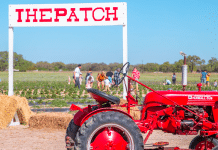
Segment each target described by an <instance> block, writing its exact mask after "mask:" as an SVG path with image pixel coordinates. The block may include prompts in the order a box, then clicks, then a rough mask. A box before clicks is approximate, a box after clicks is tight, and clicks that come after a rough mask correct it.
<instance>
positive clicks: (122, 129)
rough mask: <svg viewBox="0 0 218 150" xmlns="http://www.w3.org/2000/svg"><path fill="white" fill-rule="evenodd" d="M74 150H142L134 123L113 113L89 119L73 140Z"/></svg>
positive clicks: (117, 113) (141, 143)
mask: <svg viewBox="0 0 218 150" xmlns="http://www.w3.org/2000/svg"><path fill="white" fill-rule="evenodd" d="M74 148H75V150H91V149H92V150H101V149H113V150H128V149H129V150H144V146H143V137H142V134H141V132H140V130H139V128H138V126H137V125H136V124H135V122H134V121H133V120H132V119H131V118H129V117H128V116H126V115H124V114H122V113H119V112H113V111H107V112H101V113H98V114H96V115H94V116H92V117H90V118H89V119H88V120H87V121H85V122H84V124H83V125H82V126H81V127H80V129H79V131H78V132H77V134H76V138H75V147H74Z"/></svg>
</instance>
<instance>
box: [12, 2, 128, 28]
mask: <svg viewBox="0 0 218 150" xmlns="http://www.w3.org/2000/svg"><path fill="white" fill-rule="evenodd" d="M126 13H127V4H126V3H123V2H122V3H85V4H30V5H9V27H31V26H101V25H126V22H127V20H126V19H127V18H126V16H127V14H126Z"/></svg>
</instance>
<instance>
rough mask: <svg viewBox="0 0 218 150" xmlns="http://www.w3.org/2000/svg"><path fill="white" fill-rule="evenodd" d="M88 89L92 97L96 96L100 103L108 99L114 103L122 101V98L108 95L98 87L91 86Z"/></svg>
mask: <svg viewBox="0 0 218 150" xmlns="http://www.w3.org/2000/svg"><path fill="white" fill-rule="evenodd" d="M87 91H88V92H89V93H90V94H91V96H92V98H94V99H95V100H96V101H97V102H99V103H100V104H103V103H106V102H108V101H109V102H111V103H114V104H119V103H120V99H119V98H118V97H115V96H112V95H108V94H106V93H104V92H102V91H99V90H97V89H93V88H90V89H87Z"/></svg>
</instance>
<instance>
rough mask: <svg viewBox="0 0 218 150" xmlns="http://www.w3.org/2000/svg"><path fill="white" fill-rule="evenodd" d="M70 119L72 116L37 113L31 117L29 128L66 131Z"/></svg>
mask: <svg viewBox="0 0 218 150" xmlns="http://www.w3.org/2000/svg"><path fill="white" fill-rule="evenodd" d="M72 119H73V116H72V114H68V113H39V114H37V115H34V116H31V118H30V120H29V126H30V127H31V128H37V129H41V128H51V129H67V127H68V124H69V122H70V121H71V120H72Z"/></svg>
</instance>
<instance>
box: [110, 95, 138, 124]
mask: <svg viewBox="0 0 218 150" xmlns="http://www.w3.org/2000/svg"><path fill="white" fill-rule="evenodd" d="M127 103H128V102H127V101H126V100H124V99H120V105H123V104H127ZM113 108H115V109H119V110H122V111H124V112H126V113H128V110H127V108H126V107H120V106H115V107H113ZM130 115H131V116H132V117H133V119H134V120H140V118H141V112H140V110H139V109H138V107H130Z"/></svg>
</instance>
